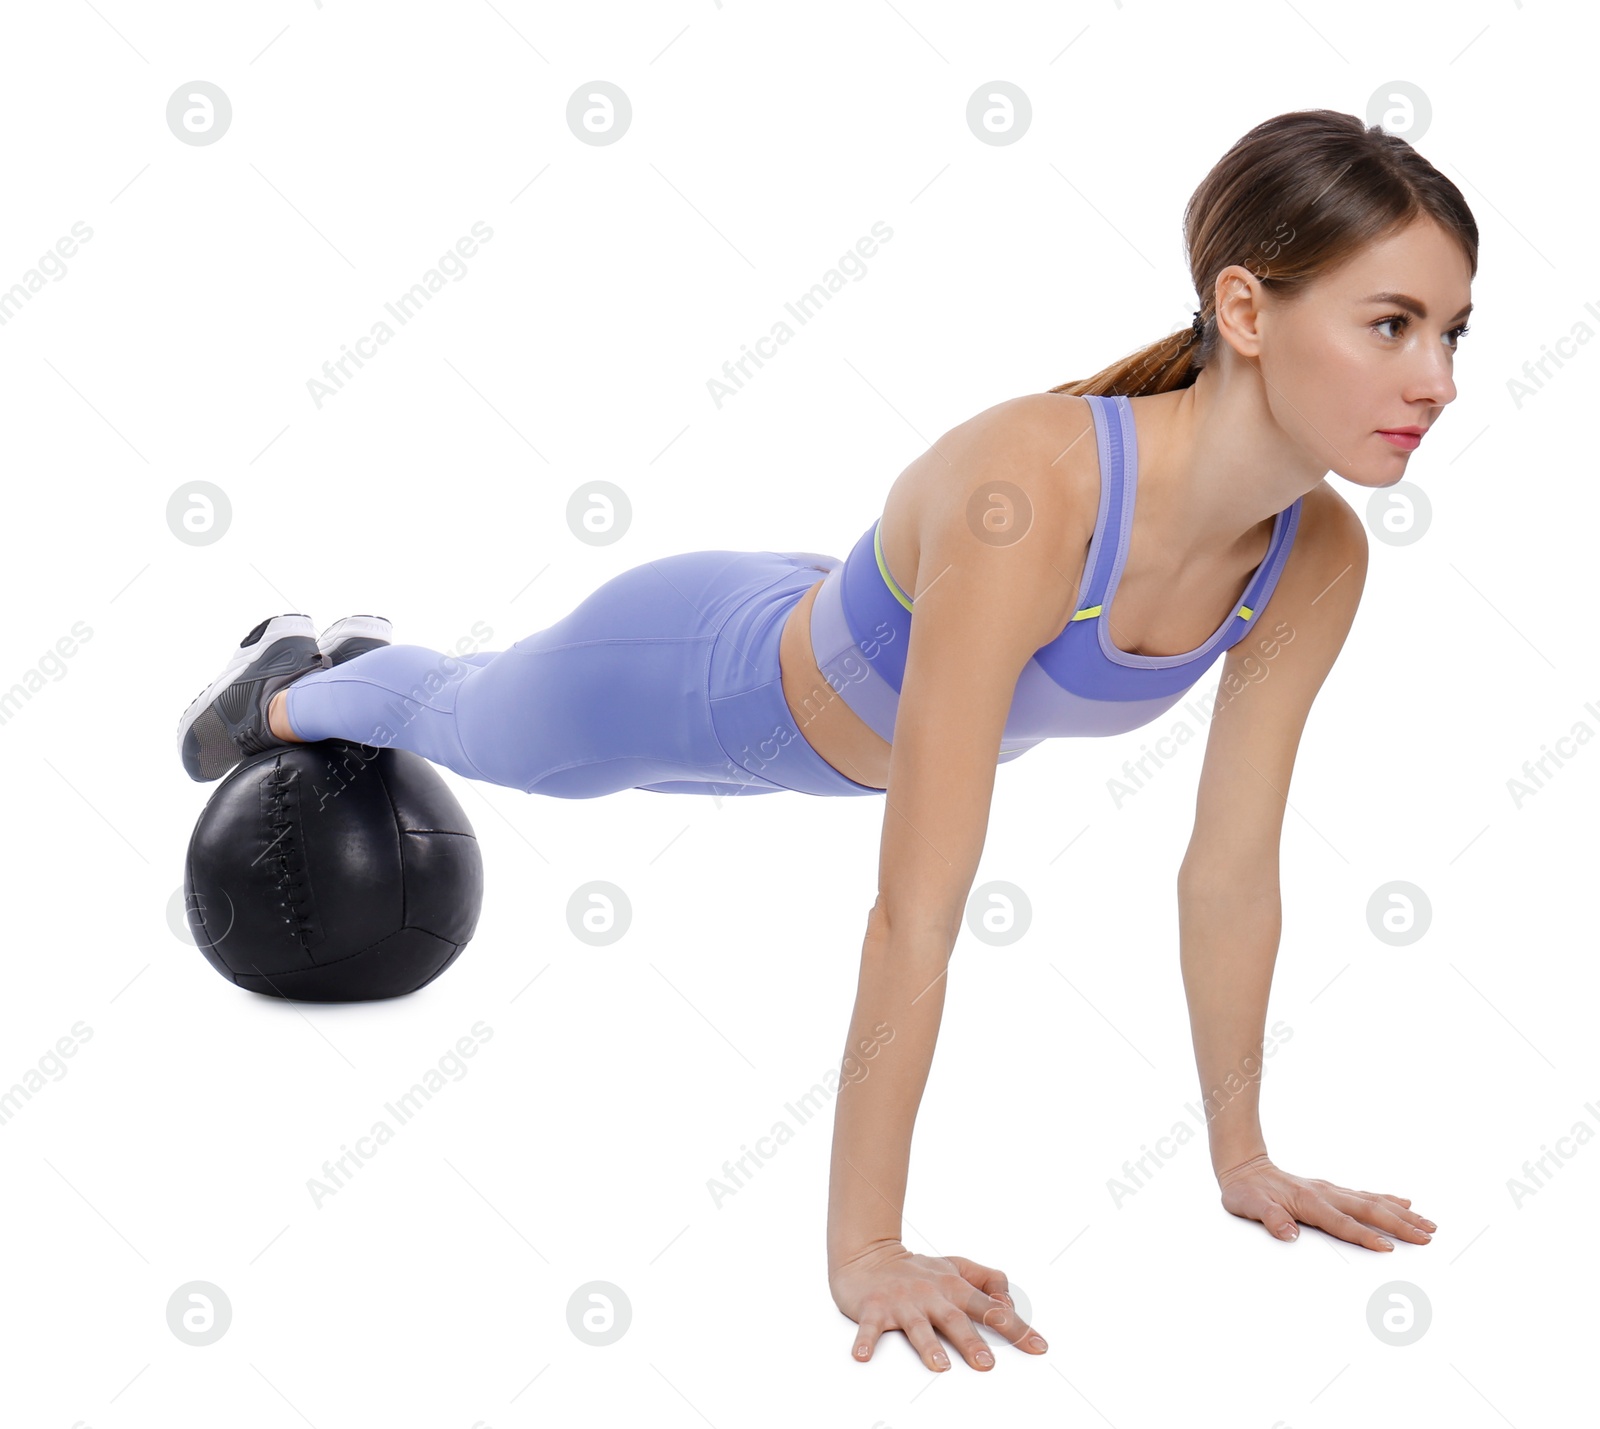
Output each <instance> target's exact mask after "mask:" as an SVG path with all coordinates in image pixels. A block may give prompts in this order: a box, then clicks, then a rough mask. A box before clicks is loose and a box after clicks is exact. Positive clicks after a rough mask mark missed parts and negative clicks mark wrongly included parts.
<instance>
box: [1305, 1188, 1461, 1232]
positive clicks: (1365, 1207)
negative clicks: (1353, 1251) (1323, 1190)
mask: <svg viewBox="0 0 1600 1429" xmlns="http://www.w3.org/2000/svg"><path fill="white" fill-rule="evenodd" d="M1328 1199H1329V1200H1330V1201H1332V1202H1333V1204H1334V1205H1336V1206H1337V1207H1338V1208H1339V1209H1340V1210H1343V1211H1348V1212H1349V1213H1350V1214H1351V1215H1352V1216H1354V1217H1356V1219H1357V1220H1363V1221H1368V1222H1370V1223H1371V1224H1373V1225H1375V1226H1377V1227H1378V1228H1379V1229H1380V1230H1386V1231H1389V1232H1391V1233H1392V1234H1394V1235H1397V1236H1400V1237H1402V1238H1403V1239H1405V1240H1408V1241H1411V1242H1412V1243H1413V1244H1416V1245H1426V1244H1427V1243H1428V1242H1429V1241H1430V1240H1432V1239H1433V1231H1434V1230H1437V1229H1438V1227H1437V1226H1434V1225H1433V1224H1432V1222H1430V1221H1425V1220H1424V1219H1423V1218H1422V1217H1421V1216H1418V1215H1413V1214H1412V1213H1411V1212H1410V1211H1399V1210H1396V1209H1395V1208H1394V1206H1393V1204H1392V1203H1391V1202H1390V1201H1389V1200H1388V1198H1385V1197H1379V1198H1376V1199H1374V1198H1370V1197H1369V1196H1368V1195H1367V1193H1366V1192H1365V1191H1345V1190H1342V1189H1340V1188H1338V1187H1335V1188H1334V1189H1333V1191H1332V1192H1331V1193H1328ZM1430 1227H1431V1229H1430Z"/></svg>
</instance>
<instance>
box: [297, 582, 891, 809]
mask: <svg viewBox="0 0 1600 1429" xmlns="http://www.w3.org/2000/svg"><path fill="white" fill-rule="evenodd" d="M813 579H814V571H812V570H811V569H809V568H808V567H807V566H805V565H802V564H801V563H800V562H798V561H795V560H791V559H789V558H787V557H785V556H784V555H780V554H776V553H774V552H770V551H696V552H691V553H688V554H685V555H677V556H669V557H665V558H663V559H661V560H658V561H650V562H648V563H646V564H644V565H641V566H635V567H633V568H632V569H631V570H627V571H624V572H622V573H621V574H620V575H617V576H614V577H612V578H611V579H610V580H608V581H606V582H605V583H604V584H603V585H601V586H600V587H598V588H597V589H596V590H595V591H594V592H593V593H592V594H591V595H589V596H588V597H586V598H585V599H584V600H583V601H582V602H581V603H580V604H579V605H578V606H577V607H575V608H574V609H573V610H572V612H571V613H570V614H569V615H567V616H565V617H564V618H563V619H561V620H558V621H557V622H556V623H555V624H554V625H551V626H549V627H548V628H546V629H544V630H541V631H538V632H536V633H535V634H533V635H529V636H527V637H526V638H525V639H522V640H519V641H517V643H516V644H515V645H512V646H511V647H510V648H508V649H506V650H501V651H495V652H482V653H479V654H475V655H470V656H453V655H447V654H440V653H439V652H437V651H434V650H430V649H427V648H426V647H423V646H419V645H389V646H385V647H383V648H381V649H377V650H372V651H369V652H367V653H366V654H364V655H360V656H357V657H356V658H355V659H353V660H350V661H348V662H346V663H345V664H343V665H338V666H334V667H333V668H331V669H327V670H316V671H312V672H311V673H310V674H308V675H304V676H302V677H301V678H300V679H298V680H296V681H295V682H294V683H293V684H291V685H290V686H288V688H287V690H286V691H285V695H284V704H283V708H282V713H283V715H284V716H285V717H286V718H287V720H288V722H289V727H290V729H291V731H292V732H293V734H294V736H295V737H297V738H299V739H302V740H317V739H344V740H349V741H351V742H354V743H361V744H367V745H373V746H377V747H384V746H388V745H394V746H397V747H399V748H403V749H409V750H412V751H413V752H415V753H417V754H421V755H422V756H423V757H425V758H427V759H430V760H432V761H433V762H434V763H436V764H442V765H444V766H445V767H446V768H448V769H452V770H454V771H455V772H456V773H458V774H461V775H462V776H464V777H466V778H470V779H483V780H487V781H489V782H491V783H496V784H503V785H505V786H507V787H509V788H515V789H521V790H523V791H525V792H527V793H536V794H549V795H553V796H555V797H558V798H569V799H587V798H595V797H597V796H599V795H602V794H609V793H613V792H616V791H617V790H620V789H630V788H640V789H650V790H653V791H662V792H673V793H679V792H682V793H688V792H696V793H704V794H720V795H723V796H727V797H732V796H735V795H740V794H753V793H766V792H770V791H772V790H775V789H800V790H803V791H804V792H807V793H828V794H833V793H876V792H880V791H877V790H873V789H870V788H868V786H865V785H859V784H855V783H853V782H852V781H850V780H848V779H846V778H845V777H844V776H843V775H841V774H839V773H838V772H837V771H835V770H833V769H832V768H830V767H829V766H828V765H827V764H826V763H825V762H824V761H823V760H822V759H821V757H820V756H818V755H817V754H816V752H815V751H813V750H811V748H810V747H809V746H808V745H806V744H805V742H804V739H803V738H802V737H800V735H799V732H798V731H797V730H795V729H793V727H792V721H791V720H790V719H789V716H788V711H787V708H786V706H785V705H784V701H783V693H782V688H781V679H780V672H779V669H778V637H779V634H780V633H781V627H782V621H783V618H784V616H785V615H786V613H787V611H788V610H791V609H792V608H793V606H794V603H795V602H796V601H797V600H798V599H799V597H800V595H801V594H802V593H803V592H804V591H805V589H806V587H807V586H808V585H809V584H810V583H811V582H812V580H813ZM780 726H782V727H781V728H780ZM730 741H732V742H730Z"/></svg>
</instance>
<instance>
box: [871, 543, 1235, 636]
mask: <svg viewBox="0 0 1600 1429" xmlns="http://www.w3.org/2000/svg"><path fill="white" fill-rule="evenodd" d="M882 533H883V517H881V516H880V517H879V518H878V520H877V523H876V524H875V525H874V526H873V528H872V554H873V555H874V556H876V557H877V559H878V574H879V575H881V576H882V577H883V583H884V585H886V586H888V588H889V593H890V594H891V595H893V596H894V598H895V599H896V600H897V601H899V602H900V604H901V605H903V606H905V608H906V609H907V610H911V609H913V606H912V601H911V597H910V596H908V595H907V594H906V593H905V592H904V591H903V590H901V589H900V587H899V585H898V584H897V583H896V581H895V578H894V577H893V576H892V575H890V574H889V563H888V562H887V561H885V560H884V558H883V534H882ZM1265 564H1266V562H1265V561H1263V562H1262V565H1265ZM1260 569H1261V567H1260V566H1257V567H1256V570H1260ZM1251 579H1252V580H1254V579H1255V573H1254V572H1252V573H1251ZM1102 609H1104V607H1103V606H1098V605H1086V606H1085V607H1084V608H1083V609H1082V610H1080V611H1078V612H1077V613H1076V614H1075V615H1074V616H1073V617H1072V619H1073V620H1093V619H1094V617H1095V616H1097V615H1099V614H1100V612H1101V610H1102ZM1235 614H1236V615H1239V616H1242V617H1243V618H1244V619H1245V620H1249V619H1250V618H1251V616H1253V615H1254V614H1255V611H1253V610H1251V609H1250V607H1249V606H1248V605H1241V606H1240V607H1239V608H1238V610H1237V611H1236V612H1235ZM1228 619H1229V620H1231V619H1233V616H1229V617H1228ZM1069 624H1070V622H1069ZM1240 638H1241V639H1242V638H1243V637H1242V636H1241V637H1240Z"/></svg>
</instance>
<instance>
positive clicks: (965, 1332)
mask: <svg viewBox="0 0 1600 1429" xmlns="http://www.w3.org/2000/svg"><path fill="white" fill-rule="evenodd" d="M928 1314H929V1315H930V1316H931V1317H932V1319H933V1322H934V1324H936V1325H937V1326H938V1327H939V1328H940V1329H941V1330H942V1331H944V1337H945V1339H947V1340H949V1341H950V1343H951V1344H952V1345H954V1346H955V1351H956V1353H957V1354H958V1355H960V1356H961V1358H962V1359H964V1360H965V1361H966V1362H967V1363H968V1364H969V1365H971V1366H972V1367H973V1369H985V1370H987V1369H993V1368H994V1352H993V1351H992V1350H991V1349H990V1348H989V1346H988V1344H987V1343H986V1342H985V1340H984V1338H983V1336H982V1335H980V1334H979V1333H978V1332H977V1330H975V1329H974V1328H973V1325H972V1321H971V1320H969V1319H968V1318H967V1316H966V1314H965V1313H964V1312H963V1311H962V1310H960V1309H959V1308H958V1307H957V1306H955V1305H952V1304H951V1303H950V1302H949V1301H948V1300H946V1301H944V1302H943V1303H941V1304H938V1305H931V1306H929V1307H928Z"/></svg>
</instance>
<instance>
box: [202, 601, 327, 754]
mask: <svg viewBox="0 0 1600 1429" xmlns="http://www.w3.org/2000/svg"><path fill="white" fill-rule="evenodd" d="M316 631H317V627H316V626H315V624H313V623H312V620H311V617H310V616H309V615H274V616H271V617H269V618H268V619H266V620H263V621H262V622H261V624H260V625H258V626H256V628H255V629H254V630H252V631H251V632H250V633H249V634H248V635H246V636H245V637H244V639H243V640H241V641H240V642H239V648H238V649H237V650H235V651H234V653H233V655H232V657H231V658H230V659H229V661H228V663H227V664H226V665H225V666H224V667H223V670H222V673H221V674H220V675H218V676H217V678H216V679H215V680H213V681H212V682H211V684H210V685H208V686H207V687H206V688H205V689H203V690H202V691H201V692H200V693H199V694H198V695H196V696H195V697H194V699H193V700H192V701H190V704H189V708H188V709H186V710H185V711H184V712H183V718H182V719H180V720H179V721H178V753H179V755H180V756H181V757H182V759H183V767H184V769H185V770H186V771H188V775H189V777H190V778H191V779H197V780H199V781H200V782H202V783H204V782H205V781H207V780H210V779H220V778H222V776H223V775H224V774H226V773H227V772H228V771H229V770H230V769H232V768H233V766H234V765H235V764H237V763H238V762H239V761H240V760H241V759H243V758H244V757H245V756H246V755H247V754H263V753H265V752H266V751H267V750H269V749H280V748H284V747H286V746H287V741H285V740H281V739H279V738H278V737H277V735H275V734H273V733H272V731H271V730H270V729H269V728H268V726H267V702H268V701H269V700H270V699H271V698H272V697H273V696H274V695H275V694H277V693H278V691H279V690H281V689H283V688H284V686H286V685H288V684H291V683H292V682H293V681H295V680H297V679H299V678H300V676H301V675H305V674H308V673H310V672H311V671H312V670H323V669H326V668H327V666H328V658H327V656H325V655H324V654H323V653H322V651H321V650H319V649H318V648H317V634H316Z"/></svg>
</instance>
